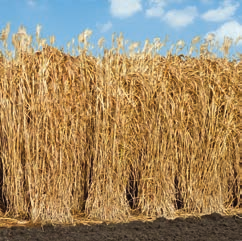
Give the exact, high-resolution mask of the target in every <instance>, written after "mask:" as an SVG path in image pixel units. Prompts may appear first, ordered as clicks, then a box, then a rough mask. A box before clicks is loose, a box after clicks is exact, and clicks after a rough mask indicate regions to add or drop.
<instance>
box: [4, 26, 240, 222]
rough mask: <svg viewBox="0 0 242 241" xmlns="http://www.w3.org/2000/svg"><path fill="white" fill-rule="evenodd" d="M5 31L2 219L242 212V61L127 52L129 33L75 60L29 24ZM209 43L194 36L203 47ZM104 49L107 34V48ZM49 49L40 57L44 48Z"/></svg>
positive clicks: (154, 49) (203, 52) (85, 46)
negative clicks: (27, 28) (241, 99)
mask: <svg viewBox="0 0 242 241" xmlns="http://www.w3.org/2000/svg"><path fill="white" fill-rule="evenodd" d="M8 33H9V26H7V27H6V29H4V30H3V31H2V35H1V40H2V44H3V46H4V51H3V54H2V55H1V56H0V194H1V195H0V203H1V206H0V207H1V212H2V216H4V218H5V219H6V221H7V220H8V218H11V220H12V219H16V220H23V219H25V220H29V221H31V222H33V223H37V222H40V223H42V224H44V223H54V224H57V223H64V224H67V223H74V221H75V217H76V215H78V214H80V213H83V215H84V216H85V217H86V218H88V219H90V220H102V221H111V222H125V221H127V220H129V219H130V218H131V217H133V215H134V213H135V214H137V215H143V217H144V218H154V217H156V218H158V217H164V218H174V217H177V216H179V215H180V214H182V213H183V214H187V215H203V214H211V213H214V212H216V213H220V214H226V213H229V212H234V211H235V210H237V209H238V208H239V205H240V167H239V162H240V158H241V157H240V146H239V142H240V123H241V121H240V113H241V105H239V92H240V90H241V76H242V63H241V60H238V61H230V60H229V59H228V58H226V56H227V55H228V51H229V47H230V44H231V43H230V42H229V41H228V40H226V39H225V40H226V41H225V42H224V45H223V46H222V50H223V52H224V56H225V57H223V58H217V57H216V56H215V55H214V54H213V52H211V51H210V49H212V46H211V45H212V43H211V42H205V43H201V45H200V47H197V51H198V56H197V57H191V56H189V55H188V56H185V55H182V54H180V55H179V54H178V53H179V51H180V50H181V48H182V46H183V44H182V43H183V42H182V41H181V42H178V43H177V46H176V47H177V54H172V53H169V52H168V53H167V56H166V57H163V56H161V55H159V54H158V51H159V49H160V48H161V47H162V46H163V43H161V42H159V41H158V39H156V41H154V43H148V42H146V44H145V46H144V48H143V49H142V50H140V51H138V50H137V44H136V43H134V44H131V45H130V47H129V51H128V52H127V51H126V50H125V47H124V44H123V42H124V40H123V37H122V35H120V36H118V37H116V39H115V41H114V43H115V44H114V45H113V47H112V48H110V49H104V50H103V55H102V56H98V57H97V56H93V55H92V53H91V52H90V51H89V43H88V36H89V35H90V34H91V32H90V31H85V32H84V33H83V34H80V36H79V38H78V40H79V45H78V47H76V49H72V51H73V53H76V54H73V55H71V54H67V53H64V52H63V51H62V50H59V49H57V48H55V47H54V45H53V44H54V37H51V38H50V43H49V44H46V40H44V39H41V38H40V37H39V36H40V35H39V30H38V28H37V31H36V41H35V42H33V41H32V39H31V36H29V35H27V33H26V31H25V29H24V28H23V27H21V28H20V29H19V32H18V33H17V34H14V35H13V36H12V44H13V45H14V47H15V49H14V55H13V54H12V53H11V51H10V50H8V45H7V39H8ZM198 41H199V38H198V37H196V38H194V40H193V41H192V45H191V47H190V52H191V51H193V50H194V51H195V48H196V44H197V42H198ZM99 47H100V51H101V50H102V39H101V40H100V41H99ZM36 49H37V50H36Z"/></svg>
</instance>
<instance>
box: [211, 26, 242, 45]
mask: <svg viewBox="0 0 242 241" xmlns="http://www.w3.org/2000/svg"><path fill="white" fill-rule="evenodd" d="M212 33H214V34H215V40H216V41H219V43H220V44H222V43H223V41H224V37H229V38H232V39H233V40H234V41H235V40H236V39H237V38H238V37H239V36H242V25H241V24H239V23H238V22H236V21H230V22H227V23H225V24H223V25H222V26H220V27H219V28H218V29H216V30H215V31H213V32H212ZM208 34H209V33H208ZM238 45H240V46H242V41H239V42H238Z"/></svg>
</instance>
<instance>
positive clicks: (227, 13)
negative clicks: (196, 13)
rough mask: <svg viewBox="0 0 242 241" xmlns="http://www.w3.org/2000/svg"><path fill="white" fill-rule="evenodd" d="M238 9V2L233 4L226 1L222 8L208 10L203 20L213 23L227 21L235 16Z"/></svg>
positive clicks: (228, 0) (229, 0)
mask: <svg viewBox="0 0 242 241" xmlns="http://www.w3.org/2000/svg"><path fill="white" fill-rule="evenodd" d="M238 7H239V3H238V2H237V3H234V4H233V3H232V1H231V0H224V1H223V3H222V4H221V6H219V7H218V8H216V9H211V10H208V11H207V12H206V13H204V14H203V15H202V18H203V19H204V20H206V21H211V22H221V21H226V20H228V19H229V18H231V17H232V16H233V15H234V14H235V12H236V10H237V8H238Z"/></svg>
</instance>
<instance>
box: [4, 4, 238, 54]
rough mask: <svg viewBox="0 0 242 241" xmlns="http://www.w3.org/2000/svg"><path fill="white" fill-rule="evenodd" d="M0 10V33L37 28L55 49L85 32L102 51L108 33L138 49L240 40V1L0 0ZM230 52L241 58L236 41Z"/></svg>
mask: <svg viewBox="0 0 242 241" xmlns="http://www.w3.org/2000/svg"><path fill="white" fill-rule="evenodd" d="M0 6H1V7H0V32H1V30H2V29H3V28H4V27H5V26H6V24H7V23H8V22H9V23H10V24H11V25H10V26H11V33H13V32H14V33H16V32H17V31H18V28H19V26H20V25H23V26H25V27H26V29H27V33H28V34H31V35H33V36H35V31H36V26H37V24H40V25H41V26H42V29H41V36H42V37H44V38H47V37H49V36H51V35H54V36H55V37H56V44H55V46H57V47H65V46H66V44H67V43H68V42H69V41H71V40H72V38H75V41H76V42H77V38H78V35H79V34H80V33H81V32H83V31H84V30H85V29H91V30H92V31H93V34H92V36H91V39H90V41H91V42H92V43H94V44H96V43H97V41H98V39H99V38H100V37H104V38H105V39H106V45H105V46H106V47H109V46H110V43H111V36H112V34H113V33H114V32H115V33H117V34H119V33H120V32H122V33H123V35H124V38H125V39H127V40H129V41H130V42H137V41H138V42H140V44H141V46H143V45H144V42H145V40H146V39H149V40H150V41H153V39H154V38H156V37H158V38H160V39H161V40H163V39H165V36H166V35H168V36H169V42H168V44H167V46H168V47H170V46H171V44H172V43H173V44H175V43H176V42H177V41H178V40H184V41H185V43H186V44H187V45H190V42H191V40H192V39H193V38H194V37H195V36H197V35H199V36H201V38H202V39H203V38H205V37H206V36H207V35H208V34H209V33H214V34H215V36H216V37H215V38H216V40H218V41H220V43H222V41H223V39H224V36H228V37H230V38H232V39H234V40H236V39H237V38H238V37H239V36H240V35H242V1H241V0H0ZM10 36H11V34H10ZM0 45H1V44H0ZM233 51H238V52H240V53H241V52H242V39H241V40H240V41H239V42H238V45H236V46H235V45H234V46H233V47H232V52H233Z"/></svg>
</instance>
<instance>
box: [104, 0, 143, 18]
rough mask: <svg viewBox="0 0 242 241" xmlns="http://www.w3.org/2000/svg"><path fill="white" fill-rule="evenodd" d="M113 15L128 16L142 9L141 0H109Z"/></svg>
mask: <svg viewBox="0 0 242 241" xmlns="http://www.w3.org/2000/svg"><path fill="white" fill-rule="evenodd" d="M109 1H110V3H111V6H110V11H111V14H112V16H114V17H118V18H128V17H130V16H132V15H134V14H135V13H137V12H139V11H141V10H142V5H141V0H109Z"/></svg>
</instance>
